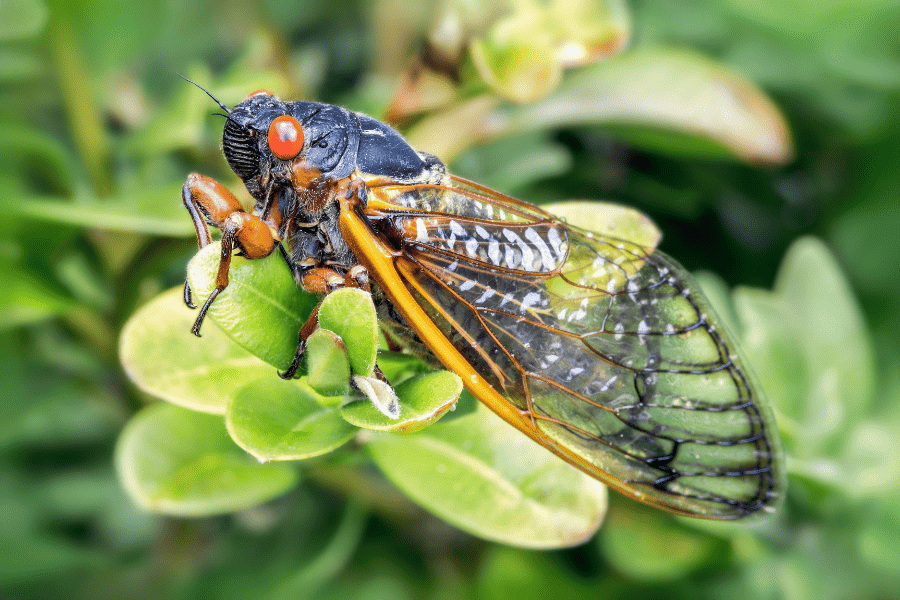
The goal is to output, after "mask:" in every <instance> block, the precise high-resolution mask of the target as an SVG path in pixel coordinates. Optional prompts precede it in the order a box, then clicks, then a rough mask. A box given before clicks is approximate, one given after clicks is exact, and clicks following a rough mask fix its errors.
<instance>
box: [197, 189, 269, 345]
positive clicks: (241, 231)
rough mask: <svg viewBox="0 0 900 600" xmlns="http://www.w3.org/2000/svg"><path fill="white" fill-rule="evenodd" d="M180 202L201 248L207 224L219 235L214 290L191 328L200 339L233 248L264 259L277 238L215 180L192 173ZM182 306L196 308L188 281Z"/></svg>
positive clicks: (224, 280)
mask: <svg viewBox="0 0 900 600" xmlns="http://www.w3.org/2000/svg"><path fill="white" fill-rule="evenodd" d="M181 198H182V201H183V202H184V206H185V208H187V210H188V212H189V213H190V215H191V219H192V220H193V222H194V228H195V229H196V230H197V243H198V244H199V246H200V248H203V247H204V246H206V245H208V244H209V243H210V242H212V236H211V235H210V233H209V226H208V225H207V224H211V225H213V226H215V227H218V228H219V229H220V230H221V231H222V256H221V258H220V260H219V270H218V272H217V273H216V287H215V289H214V290H213V291H212V293H211V294H210V295H209V297H208V298H207V299H206V302H204V303H203V306H202V307H201V308H200V314H199V315H197V320H196V321H194V326H193V327H191V332H192V333H193V334H194V335H196V336H198V337H199V336H200V325H202V324H203V319H204V317H206V311H208V310H209V307H210V305H211V304H212V303H213V300H215V299H216V297H217V296H218V295H219V294H220V293H221V292H222V290H224V289H225V288H226V287H228V269H229V268H230V267H231V253H232V251H233V250H234V247H235V246H237V247H238V248H239V249H240V251H241V253H242V254H243V256H244V257H246V258H249V259H254V258H264V257H266V256H268V255H269V254H271V253H272V251H273V250H274V249H275V247H276V246H277V245H278V238H277V237H276V234H275V233H274V230H273V229H272V228H271V227H270V226H269V225H268V224H267V223H266V222H265V221H263V220H262V219H260V218H259V217H257V216H256V215H252V214H250V213H247V212H246V211H244V207H243V206H241V203H240V202H238V200H237V198H235V197H234V195H233V194H232V193H231V192H230V191H228V189H227V188H226V187H225V186H224V185H222V184H221V183H219V182H218V181H216V180H214V179H211V178H209V177H206V176H204V175H199V174H197V173H191V174H190V175H188V178H187V181H185V183H184V187H182V189H181ZM184 302H185V304H187V305H188V306H189V307H191V308H196V306H195V305H194V303H193V301H192V300H191V288H190V286H189V285H188V283H187V281H185V283H184Z"/></svg>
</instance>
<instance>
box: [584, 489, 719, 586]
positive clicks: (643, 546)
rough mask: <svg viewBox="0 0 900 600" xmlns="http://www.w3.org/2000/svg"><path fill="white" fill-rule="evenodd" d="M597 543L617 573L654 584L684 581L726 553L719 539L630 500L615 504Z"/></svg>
mask: <svg viewBox="0 0 900 600" xmlns="http://www.w3.org/2000/svg"><path fill="white" fill-rule="evenodd" d="M597 542H598V544H599V546H600V550H601V552H602V553H603V556H604V558H605V559H606V560H607V561H609V563H610V564H611V565H612V566H613V567H614V568H615V569H616V570H617V571H619V572H620V573H622V574H624V575H625V576H627V577H629V578H630V579H636V580H640V581H652V582H663V581H676V580H680V579H683V578H684V577H685V576H687V575H688V574H690V573H691V572H692V571H694V570H695V569H697V568H698V567H700V566H701V565H703V564H705V563H707V562H708V561H709V560H710V559H711V558H713V556H714V554H715V553H716V552H717V551H718V552H721V551H722V550H723V548H722V547H721V546H722V544H721V543H720V542H719V541H718V540H716V538H714V537H712V536H710V535H708V534H704V533H701V532H699V531H697V530H693V529H690V528H688V527H686V526H685V525H682V524H680V523H678V522H676V521H674V520H673V518H672V517H671V516H670V515H667V514H665V513H663V512H660V511H658V510H655V509H652V508H648V507H646V506H644V505H642V504H638V503H636V502H630V501H627V500H623V501H621V502H616V503H615V504H614V506H613V508H612V509H611V510H610V514H609V518H608V519H607V521H606V524H605V525H604V526H603V529H601V531H600V533H599V535H598V536H597Z"/></svg>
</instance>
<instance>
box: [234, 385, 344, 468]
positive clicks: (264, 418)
mask: <svg viewBox="0 0 900 600" xmlns="http://www.w3.org/2000/svg"><path fill="white" fill-rule="evenodd" d="M225 424H226V426H227V427H228V433H230V434H231V437H232V439H234V441H235V442H236V443H237V444H238V445H239V446H240V447H241V448H243V449H244V450H246V451H247V452H249V453H250V454H252V455H253V456H255V457H256V458H258V459H259V460H261V461H266V460H301V459H305V458H311V457H313V456H319V455H321V454H326V453H328V452H331V451H332V450H334V449H336V448H338V447H340V446H342V445H343V444H345V443H347V442H348V441H350V439H351V438H353V436H354V435H356V432H357V431H358V429H357V428H356V427H354V426H353V425H350V424H349V423H347V422H346V421H345V420H344V419H342V418H341V416H340V415H339V414H338V410H337V408H336V407H323V406H321V405H320V404H319V403H318V402H317V401H316V396H315V395H314V394H312V393H310V391H309V390H308V388H305V386H302V385H295V384H294V383H293V382H289V381H283V380H279V381H277V382H276V381H263V380H260V381H255V382H253V383H250V384H248V385H247V386H246V387H244V388H243V389H242V390H240V391H239V392H238V393H237V396H236V397H235V399H234V401H233V402H232V403H231V404H230V405H229V406H228V412H227V413H225Z"/></svg>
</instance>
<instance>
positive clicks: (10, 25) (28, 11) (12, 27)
mask: <svg viewBox="0 0 900 600" xmlns="http://www.w3.org/2000/svg"><path fill="white" fill-rule="evenodd" d="M46 24H47V5H46V4H44V2H42V1H41V0H3V2H0V40H14V39H19V38H26V37H30V36H33V35H35V34H37V33H39V32H40V31H41V30H42V29H44V26H46Z"/></svg>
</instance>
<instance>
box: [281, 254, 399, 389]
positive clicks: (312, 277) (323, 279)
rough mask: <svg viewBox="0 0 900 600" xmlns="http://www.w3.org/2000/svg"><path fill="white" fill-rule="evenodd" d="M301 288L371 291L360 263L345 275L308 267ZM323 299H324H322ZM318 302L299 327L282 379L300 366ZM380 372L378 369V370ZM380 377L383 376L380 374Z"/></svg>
mask: <svg viewBox="0 0 900 600" xmlns="http://www.w3.org/2000/svg"><path fill="white" fill-rule="evenodd" d="M301 283H302V284H303V289H305V290H306V291H307V292H312V293H314V294H330V293H331V292H333V291H334V290H336V289H339V288H342V287H354V288H359V289H361V290H365V291H367V292H368V291H371V288H370V287H369V273H368V271H366V268H365V267H363V266H362V265H355V266H353V267H351V268H350V270H349V271H347V274H346V275H341V274H339V273H338V272H337V271H335V270H334V269H329V268H328V267H316V268H314V269H310V270H309V271H307V272H306V274H304V275H303V280H302V282H301ZM323 301H324V300H323ZM319 306H322V302H319V304H318V306H316V308H315V310H313V312H312V314H311V315H310V316H309V318H308V319H307V320H306V323H304V324H303V327H301V328H300V333H299V334H298V338H299V339H298V341H297V350H296V352H294V358H293V360H291V364H290V366H289V367H288V368H287V370H286V371H285V372H284V373H279V374H278V375H279V376H280V377H281V378H282V379H292V378H293V377H294V374H295V373H296V372H297V369H298V368H300V360H301V359H302V358H303V352H304V351H306V339H307V338H308V337H309V336H311V335H312V333H313V332H314V331H315V330H316V329H318V327H319ZM378 373H380V371H379V372H378ZM381 377H384V376H383V375H381Z"/></svg>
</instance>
